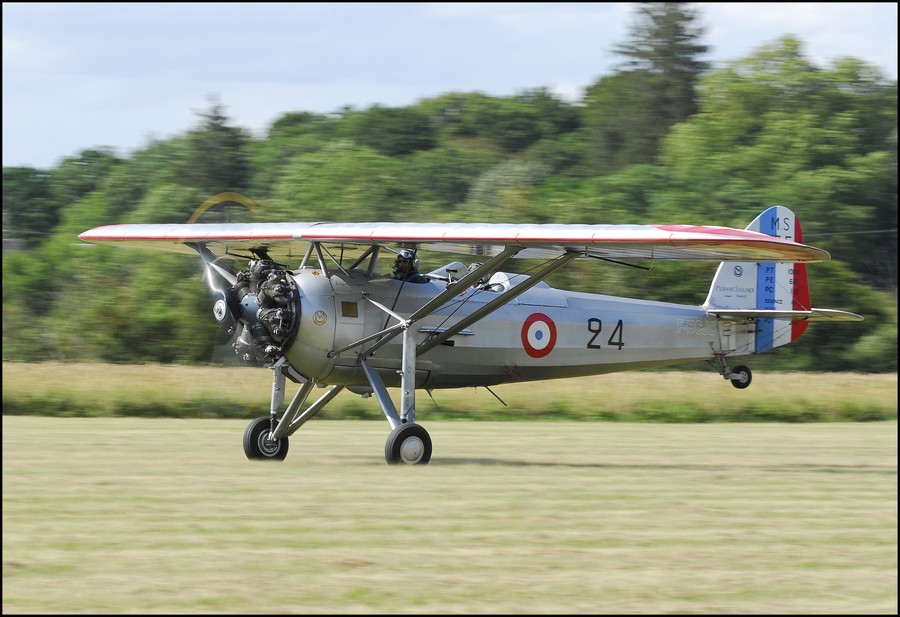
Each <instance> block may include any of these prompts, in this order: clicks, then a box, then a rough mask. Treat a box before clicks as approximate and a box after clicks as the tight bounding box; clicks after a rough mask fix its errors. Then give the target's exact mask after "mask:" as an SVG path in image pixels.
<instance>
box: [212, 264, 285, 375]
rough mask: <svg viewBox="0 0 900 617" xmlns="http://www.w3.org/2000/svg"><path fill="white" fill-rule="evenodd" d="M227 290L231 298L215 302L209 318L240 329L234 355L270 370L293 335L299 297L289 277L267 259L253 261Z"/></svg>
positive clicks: (239, 273) (234, 344)
mask: <svg viewBox="0 0 900 617" xmlns="http://www.w3.org/2000/svg"><path fill="white" fill-rule="evenodd" d="M236 278H237V281H236V282H235V284H234V285H233V286H232V287H231V288H230V289H229V290H228V292H229V294H230V295H231V296H232V297H233V298H234V306H233V307H231V306H229V301H228V299H227V298H223V299H221V300H218V301H216V303H215V304H214V306H213V314H214V316H215V317H216V320H217V321H219V322H220V323H223V322H224V321H227V320H229V319H233V320H234V321H235V324H236V325H235V326H234V327H237V328H239V329H240V333H239V335H238V337H237V340H236V341H235V342H234V343H233V344H232V347H233V348H234V352H235V353H236V354H237V355H238V356H239V357H240V358H241V359H242V360H243V361H244V362H246V363H247V364H249V365H252V366H264V367H268V366H272V365H273V364H275V362H277V361H278V360H279V359H280V358H281V357H282V356H283V355H284V350H285V349H286V348H287V347H288V346H289V345H290V343H291V341H292V340H293V338H294V337H295V336H296V334H297V328H298V326H299V323H300V294H299V292H298V290H297V287H296V284H295V283H294V279H293V277H291V276H290V274H289V273H288V272H287V271H285V270H284V269H282V268H280V267H279V266H278V264H276V263H275V262H274V261H272V260H271V259H253V260H251V261H250V262H249V264H248V269H247V270H241V271H239V272H238V273H237V274H236ZM226 325H227V324H226Z"/></svg>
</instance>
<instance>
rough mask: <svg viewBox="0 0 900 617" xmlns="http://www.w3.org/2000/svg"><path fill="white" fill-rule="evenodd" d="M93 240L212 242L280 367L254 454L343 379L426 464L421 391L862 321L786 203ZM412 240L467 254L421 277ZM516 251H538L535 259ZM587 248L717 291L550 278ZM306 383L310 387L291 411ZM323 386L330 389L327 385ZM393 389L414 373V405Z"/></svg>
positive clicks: (736, 350) (694, 355) (741, 372)
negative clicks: (824, 292) (678, 265)
mask: <svg viewBox="0 0 900 617" xmlns="http://www.w3.org/2000/svg"><path fill="white" fill-rule="evenodd" d="M79 238H80V239H81V240H82V241H84V242H88V243H94V244H106V245H114V246H124V247H133V248H138V249H152V250H162V251H174V252H179V253H187V254H191V255H194V256H199V257H200V258H201V259H202V260H203V263H204V264H205V277H206V279H207V283H208V286H209V289H210V292H211V294H212V296H213V301H212V315H213V317H214V318H215V320H216V321H217V322H218V323H219V324H220V325H221V327H222V328H224V329H226V330H227V331H228V332H229V333H231V334H232V336H233V344H232V347H233V349H234V351H235V353H236V354H237V355H238V356H239V357H240V358H241V359H242V360H243V361H244V362H246V363H247V364H250V365H254V366H260V367H265V368H268V369H271V371H272V373H273V384H272V392H271V402H270V407H269V413H268V415H261V416H260V417H258V418H256V419H255V420H253V421H252V422H251V423H250V424H249V426H248V427H247V429H246V430H245V432H244V438H243V447H244V452H245V454H246V455H247V457H248V458H249V459H252V460H283V459H284V458H285V456H286V455H287V452H288V443H289V441H288V440H289V437H290V436H291V435H292V434H293V433H294V432H295V431H297V430H298V429H299V428H300V427H301V426H302V425H303V424H304V423H306V422H307V421H308V420H309V419H311V418H312V417H314V416H315V415H316V414H317V413H318V412H319V411H320V410H321V409H322V408H324V407H325V406H326V405H327V404H328V403H329V402H330V401H332V400H333V399H334V397H335V396H336V395H337V394H338V393H340V392H341V391H342V390H345V389H346V390H348V391H350V392H353V393H355V394H358V395H361V396H363V397H370V396H372V395H374V396H375V398H376V400H377V401H378V404H379V405H380V407H381V411H382V412H383V414H384V416H385V418H386V419H387V422H388V424H389V425H390V429H391V430H390V432H389V434H388V437H387V440H386V443H385V448H384V456H385V460H386V461H387V462H388V463H391V464H396V463H405V464H411V465H413V464H426V463H428V462H429V460H430V459H431V455H432V442H431V437H430V436H429V434H428V432H427V431H426V430H425V428H423V427H422V425H421V424H419V423H418V421H417V418H416V392H417V391H421V390H425V391H427V392H429V393H431V391H432V390H436V389H441V388H463V387H477V386H485V387H488V388H489V387H490V386H494V385H497V384H503V383H509V382H522V381H533V380H544V379H555V378H563V377H576V376H586V375H600V374H605V373H612V372H616V371H628V370H635V369H647V368H652V367H662V366H669V365H677V364H680V363H687V362H695V361H698V360H709V361H710V362H712V363H713V365H714V366H715V367H717V369H718V372H719V373H720V374H721V375H722V377H724V379H725V380H728V381H730V382H731V384H732V385H733V386H734V387H736V388H746V387H747V386H749V385H750V382H751V379H752V373H751V371H750V369H749V368H748V367H747V366H746V365H743V364H740V365H733V364H732V361H733V359H735V358H739V357H741V356H747V355H752V354H756V353H761V352H765V351H768V350H771V349H774V348H776V347H779V346H782V345H785V344H787V343H790V342H792V341H795V340H797V338H799V337H800V335H801V334H803V332H804V330H806V328H807V326H808V324H809V322H810V321H813V320H825V321H840V320H861V319H862V317H861V316H860V315H857V314H854V313H850V312H846V311H840V310H834V309H821V308H813V306H812V304H811V303H810V290H809V285H808V280H807V273H806V267H807V266H806V264H807V263H809V262H814V261H822V260H827V259H829V258H830V255H829V254H828V253H827V252H826V251H824V250H822V249H819V248H815V247H812V246H808V245H805V244H803V243H802V231H801V227H800V221H799V220H798V219H797V217H796V216H795V215H794V213H793V212H792V211H791V210H790V209H789V208H787V207H784V206H773V207H771V208H769V209H767V210H765V211H764V212H763V213H762V214H760V215H759V216H758V217H757V218H756V219H755V220H754V221H753V222H752V223H750V225H749V226H748V227H747V228H746V229H732V228H728V227H715V226H692V225H572V224H450V223H430V224H429V223H411V222H384V223H327V222H294V223H225V224H216V223H189V224H130V225H109V226H103V227H97V228H95V229H91V230H89V231H86V232H84V233H82V234H81V235H79ZM401 251H406V253H404V254H405V255H407V256H409V254H410V253H412V257H413V259H414V260H415V259H417V257H416V255H417V254H418V252H419V251H437V252H442V253H448V254H451V255H453V256H454V257H457V256H458V258H459V259H465V260H466V261H467V262H468V263H463V262H461V261H457V260H456V259H454V260H453V261H450V262H449V263H447V264H446V265H443V266H442V267H440V268H438V269H436V270H433V271H431V272H427V273H423V275H422V277H421V278H420V279H418V281H412V280H406V279H403V280H398V279H397V278H394V277H393V276H391V275H386V274H384V273H382V272H381V269H383V267H382V268H380V266H379V264H380V262H381V261H382V260H385V261H386V259H385V258H386V257H387V258H388V259H390V260H391V261H392V262H393V261H394V260H395V256H396V255H398V254H399V253H400V252H401ZM513 259H528V260H532V262H530V263H533V264H534V265H533V266H530V267H529V269H528V272H527V273H526V274H523V273H516V272H512V271H509V270H506V269H504V268H505V267H506V268H509V269H513V268H512V265H511V264H510V261H511V260H513ZM575 259H594V260H604V261H609V262H614V263H619V264H631V265H634V264H653V263H654V262H661V261H672V260H679V261H680V260H691V261H696V260H699V261H713V262H721V263H720V264H719V266H718V270H717V271H716V274H715V276H714V277H713V280H712V283H711V285H710V287H709V292H708V295H707V297H706V300H705V301H704V302H703V304H700V305H696V306H691V305H682V304H674V303H668V302H658V301H650V300H641V299H634V298H624V297H614V296H608V295H598V294H593V293H584V292H575V291H566V290H563V289H556V288H553V287H551V286H550V285H549V284H548V283H547V280H548V279H549V278H550V277H551V275H552V274H553V273H554V272H556V271H558V270H559V269H560V268H563V267H565V266H566V265H567V264H569V263H570V262H572V260H575ZM288 382H291V383H294V384H297V386H298V387H297V390H296V393H295V394H294V395H293V397H292V398H291V400H290V402H289V403H288V404H287V406H286V407H285V409H284V410H283V411H280V410H281V408H282V406H283V404H284V401H285V394H286V392H285V388H286V385H287V383H288ZM319 388H321V389H323V390H324V391H323V392H321V394H319V395H318V396H316V397H313V398H314V399H315V400H312V402H309V401H310V395H311V394H312V393H313V392H314V391H315V390H316V389H319ZM388 388H399V410H398V409H397V406H396V405H395V403H394V400H393V399H392V397H391V394H390V392H389V391H388Z"/></svg>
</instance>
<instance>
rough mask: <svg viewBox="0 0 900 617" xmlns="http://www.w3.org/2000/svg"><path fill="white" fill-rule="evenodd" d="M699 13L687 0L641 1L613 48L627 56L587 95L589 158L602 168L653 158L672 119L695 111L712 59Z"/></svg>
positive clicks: (595, 166)
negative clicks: (701, 80) (625, 36)
mask: <svg viewBox="0 0 900 617" xmlns="http://www.w3.org/2000/svg"><path fill="white" fill-rule="evenodd" d="M697 20H698V14H697V12H696V11H694V10H693V9H691V8H689V4H688V3H684V2H640V3H637V14H636V19H635V21H634V23H633V24H632V25H631V29H630V33H629V34H630V38H629V40H628V41H626V42H625V43H622V44H620V45H617V46H615V47H614V49H613V51H614V52H615V53H617V54H619V55H621V56H624V58H625V60H624V62H623V63H622V66H621V68H620V70H619V71H618V72H617V73H616V74H615V75H613V76H609V77H604V78H602V79H601V80H600V81H599V82H598V83H597V84H595V85H594V86H592V87H591V88H589V89H588V91H587V93H586V96H585V111H584V115H585V125H586V126H587V127H588V128H589V133H590V139H589V141H590V144H591V157H590V161H591V164H592V165H593V166H594V168H595V169H596V170H597V172H598V173H601V174H602V173H606V172H608V171H612V170H615V169H619V168H621V167H624V166H627V165H631V164H636V163H653V162H655V160H656V156H657V151H658V143H659V141H660V140H661V139H662V138H663V136H665V134H666V133H667V132H668V130H669V128H671V127H672V126H673V125H674V124H676V123H678V122H681V121H683V120H685V119H686V118H688V117H690V116H691V115H693V114H694V113H696V111H697V94H696V85H697V82H698V80H699V78H700V77H701V75H703V73H704V72H705V71H706V70H707V69H708V68H709V63H708V62H705V61H703V60H700V57H701V56H702V55H703V54H705V53H706V52H707V50H708V47H707V46H706V45H703V44H701V43H700V42H699V41H700V38H701V37H702V35H703V28H702V27H701V26H699V25H697V23H696V22H697Z"/></svg>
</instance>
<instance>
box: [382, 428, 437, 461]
mask: <svg viewBox="0 0 900 617" xmlns="http://www.w3.org/2000/svg"><path fill="white" fill-rule="evenodd" d="M384 460H386V461H387V462H388V464H390V465H397V464H398V463H406V464H407V465H426V464H427V463H428V461H430V460H431V437H429V435H428V431H426V430H425V429H424V428H422V425H420V424H401V425H400V426H398V427H397V428H395V429H394V430H393V431H391V434H390V435H388V438H387V442H386V443H385V444H384Z"/></svg>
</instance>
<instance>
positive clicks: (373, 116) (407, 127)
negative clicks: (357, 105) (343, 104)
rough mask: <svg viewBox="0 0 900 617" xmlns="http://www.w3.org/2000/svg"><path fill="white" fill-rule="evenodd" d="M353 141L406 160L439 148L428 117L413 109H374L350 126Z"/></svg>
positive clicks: (377, 107) (356, 119) (363, 114)
mask: <svg viewBox="0 0 900 617" xmlns="http://www.w3.org/2000/svg"><path fill="white" fill-rule="evenodd" d="M350 136H351V137H352V139H353V140H354V141H355V142H356V143H358V144H360V145H362V146H367V147H369V148H372V149H373V150H375V151H377V152H380V153H381V154H386V155H388V156H404V155H407V154H412V153H413V152H418V151H419V150H430V149H431V148H434V147H435V146H436V145H437V137H436V135H435V129H434V127H433V126H432V125H431V122H430V121H429V119H428V116H426V115H425V114H423V113H421V112H419V111H418V110H416V109H414V108H411V107H380V106H375V107H372V108H371V109H370V110H369V111H367V112H365V113H361V114H357V115H356V116H355V117H354V119H353V121H352V123H351V125H350Z"/></svg>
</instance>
